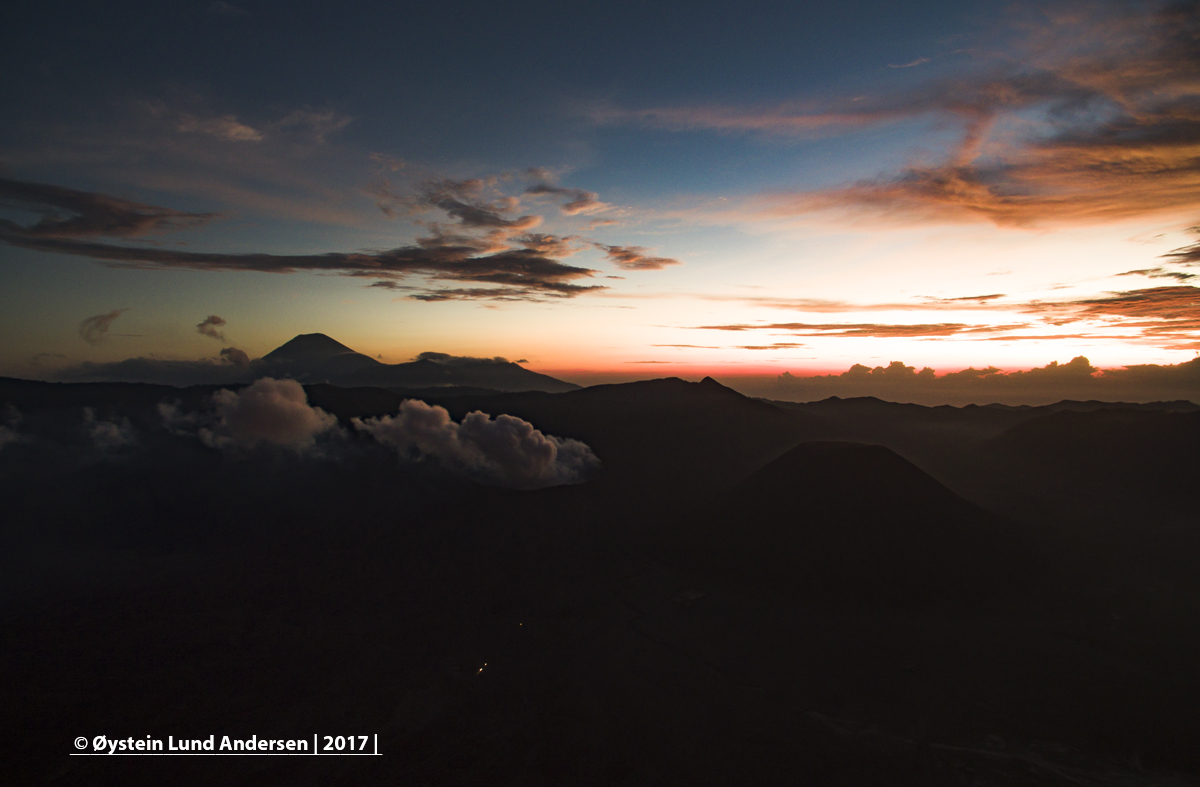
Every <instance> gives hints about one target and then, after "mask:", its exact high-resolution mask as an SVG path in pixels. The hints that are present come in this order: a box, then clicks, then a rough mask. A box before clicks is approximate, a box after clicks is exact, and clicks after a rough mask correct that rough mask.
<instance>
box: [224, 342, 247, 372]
mask: <svg viewBox="0 0 1200 787" xmlns="http://www.w3.org/2000/svg"><path fill="white" fill-rule="evenodd" d="M221 360H223V361H227V362H229V363H231V364H233V365H234V366H236V367H237V368H239V369H245V368H246V367H248V366H249V365H250V356H249V355H247V354H246V353H245V352H244V351H243V350H239V349H238V348H236V347H225V348H224V349H222V350H221Z"/></svg>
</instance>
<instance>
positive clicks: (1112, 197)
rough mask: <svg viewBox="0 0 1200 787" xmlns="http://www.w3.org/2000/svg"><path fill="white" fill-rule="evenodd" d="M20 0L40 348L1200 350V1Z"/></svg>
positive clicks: (6, 274)
mask: <svg viewBox="0 0 1200 787" xmlns="http://www.w3.org/2000/svg"><path fill="white" fill-rule="evenodd" d="M6 18H7V20H8V21H7V22H6V25H5V26H4V29H3V30H2V31H0V67H2V68H3V72H4V73H5V74H6V79H4V80H2V81H0V112H2V115H0V119H2V120H3V122H0V332H2V334H3V336H4V342H3V343H2V345H0V374H2V375H9V376H18V377H30V378H38V379H64V378H65V377H69V376H70V374H71V372H72V370H73V369H78V368H79V367H80V365H82V364H87V365H89V367H88V368H91V369H96V368H102V367H103V365H104V364H109V363H115V362H117V361H120V360H123V359H127V358H151V359H162V360H200V359H208V360H210V361H211V362H212V363H215V364H219V363H225V362H228V361H229V359H230V358H232V357H234V355H235V353H234V351H235V350H236V351H238V352H241V353H245V354H246V356H248V357H250V358H254V357H260V356H262V355H263V354H265V353H267V352H269V351H270V350H271V349H273V348H274V347H277V346H278V345H280V344H282V343H283V342H285V341H287V340H288V339H290V338H291V337H293V336H295V335H297V334H302V333H314V332H320V333H325V334H327V335H329V336H332V337H333V338H335V339H337V340H338V341H340V342H342V343H343V344H346V345H348V346H350V347H353V348H354V349H356V350H358V351H360V352H363V353H366V354H369V355H371V356H372V357H377V358H380V359H381V360H384V361H387V362H389V363H397V362H402V361H407V360H410V359H412V358H413V357H415V356H416V355H417V354H419V353H421V352H427V351H432V352H444V353H449V354H452V355H462V356H479V357H493V356H503V357H507V358H510V359H514V360H520V361H522V364H523V365H525V366H527V367H528V368H531V369H534V370H536V371H539V372H544V373H547V374H552V375H554V376H557V377H561V378H563V379H566V380H570V381H573V382H579V383H583V384H588V383H594V382H611V381H618V380H632V379H645V378H649V377H664V376H683V377H687V378H690V379H698V378H699V377H701V376H704V375H713V376H715V377H717V378H718V379H730V380H737V379H742V378H745V379H751V378H756V379H761V380H766V381H774V382H775V383H778V382H779V381H781V380H782V381H784V382H787V381H788V380H792V379H795V378H803V377H806V376H818V375H822V376H829V375H839V374H843V373H847V370H849V369H852V367H854V368H856V365H858V366H861V367H863V368H865V369H871V368H878V369H881V370H883V369H888V368H892V369H895V368H897V367H891V366H889V365H890V364H892V363H893V362H899V363H900V367H899V368H908V367H911V368H912V370H913V373H916V372H917V371H918V370H921V369H924V368H929V369H931V370H933V371H932V372H930V373H929V374H936V375H945V374H947V373H951V372H958V371H960V370H963V369H967V368H972V369H990V370H996V371H997V373H1005V372H1013V371H1017V370H1031V369H1045V368H1053V369H1057V368H1059V366H1061V367H1062V368H1068V365H1069V363H1070V362H1071V361H1072V359H1075V358H1080V357H1083V358H1086V359H1087V366H1086V368H1087V369H1089V370H1091V371H1088V372H1087V374H1091V375H1095V374H1103V372H1100V371H1099V370H1121V369H1135V368H1136V369H1158V368H1159V367H1178V368H1180V369H1183V368H1184V367H1185V365H1187V366H1186V368H1188V369H1192V370H1193V371H1194V369H1193V367H1195V366H1196V364H1194V363H1192V364H1190V365H1188V364H1189V362H1192V361H1193V359H1195V358H1196V357H1197V355H1198V353H1200V288H1198V287H1197V281H1198V280H1200V228H1198V227H1197V225H1198V224H1200V7H1198V5H1197V3H1195V2H1186V3H1153V2H1150V3H1142V2H1139V3H1102V2H1101V3H1086V2H1050V3H1039V4H1033V3H1020V2H1017V3H1012V2H1003V3H999V2H998V3H989V2H976V3H970V4H962V3H951V2H914V3H905V4H899V3H880V2H849V3H840V4H831V3H819V4H818V3H794V2H793V3H753V2H738V3H707V4H696V3H687V4H683V3H653V4H644V3H629V4H623V3H596V4H588V5H586V6H579V5H569V4H561V3H555V4H549V3H547V4H537V3H509V4H496V3H487V4H482V3H481V4H476V3H459V4H339V5H334V6H331V5H329V4H319V5H313V6H311V7H310V6H304V5H298V4H295V3H287V4H283V3H266V2H251V1H250V0H245V1H244V2H242V1H239V2H237V3H232V2H196V3H187V2H185V3H174V4H167V5H163V4H161V3H154V4H150V3H144V4H139V3H118V4H105V5H96V4H85V3H60V4H24V5H23V6H21V7H18V8H16V9H13V10H10V11H8V12H7V13H6ZM1052 364H1053V365H1055V366H1053V367H1052V366H1051V365H1052ZM1070 368H1071V369H1074V370H1078V369H1082V368H1084V367H1083V366H1081V365H1080V364H1076V365H1075V366H1074V367H1070ZM784 373H786V374H787V377H784V376H783V375H784ZM860 376H861V375H860ZM880 379H882V378H880ZM955 379H957V378H955ZM1189 379H1192V378H1189ZM1197 397H1200V393H1197ZM1194 398H1195V397H1194Z"/></svg>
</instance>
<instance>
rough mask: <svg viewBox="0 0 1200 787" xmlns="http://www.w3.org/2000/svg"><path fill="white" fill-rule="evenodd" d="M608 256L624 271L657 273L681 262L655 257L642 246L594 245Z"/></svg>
mask: <svg viewBox="0 0 1200 787" xmlns="http://www.w3.org/2000/svg"><path fill="white" fill-rule="evenodd" d="M594 245H595V246H596V248H597V249H600V250H601V251H603V252H604V253H605V254H606V255H608V259H609V260H611V261H612V263H613V264H614V265H616V266H617V267H618V268H620V269H621V270H623V271H657V270H662V269H663V268H665V267H667V266H669V265H679V264H680V263H679V260H676V259H672V258H670V257H655V256H653V255H652V254H650V253H649V252H647V251H646V249H644V248H642V247H641V246H608V245H605V244H603V243H596V244H594Z"/></svg>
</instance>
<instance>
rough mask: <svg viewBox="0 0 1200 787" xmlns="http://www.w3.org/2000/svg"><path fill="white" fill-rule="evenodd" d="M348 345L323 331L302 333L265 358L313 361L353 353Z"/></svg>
mask: <svg viewBox="0 0 1200 787" xmlns="http://www.w3.org/2000/svg"><path fill="white" fill-rule="evenodd" d="M353 352H354V350H351V349H350V348H349V347H347V346H346V345H344V344H342V343H341V342H339V341H337V340H335V339H331V338H329V337H328V336H326V335H325V334H323V333H302V334H300V335H299V336H297V337H296V338H294V339H292V340H291V341H288V342H286V343H285V344H282V345H280V346H279V347H276V348H275V349H274V350H272V351H271V352H269V353H267V354H266V355H264V356H263V360H267V361H274V360H285V359H286V360H293V359H301V358H303V359H305V360H311V361H318V360H324V359H325V358H331V357H333V356H335V355H342V354H344V353H353Z"/></svg>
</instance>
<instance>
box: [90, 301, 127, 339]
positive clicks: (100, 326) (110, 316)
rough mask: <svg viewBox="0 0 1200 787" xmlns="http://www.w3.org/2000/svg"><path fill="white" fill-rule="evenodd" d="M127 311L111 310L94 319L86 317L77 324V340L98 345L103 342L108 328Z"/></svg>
mask: <svg viewBox="0 0 1200 787" xmlns="http://www.w3.org/2000/svg"><path fill="white" fill-rule="evenodd" d="M127 311H129V309H113V310H112V311H110V312H109V313H107V314H97V315H96V316H94V317H88V318H87V319H86V320H84V321H83V322H81V323H79V338H81V339H83V340H84V341H85V342H87V343H88V344H99V343H100V342H102V341H104V337H105V336H106V335H107V334H108V330H109V328H111V327H112V324H113V323H114V322H116V321H117V318H118V317H120V316H121V315H122V314H124V313H125V312H127Z"/></svg>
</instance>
